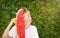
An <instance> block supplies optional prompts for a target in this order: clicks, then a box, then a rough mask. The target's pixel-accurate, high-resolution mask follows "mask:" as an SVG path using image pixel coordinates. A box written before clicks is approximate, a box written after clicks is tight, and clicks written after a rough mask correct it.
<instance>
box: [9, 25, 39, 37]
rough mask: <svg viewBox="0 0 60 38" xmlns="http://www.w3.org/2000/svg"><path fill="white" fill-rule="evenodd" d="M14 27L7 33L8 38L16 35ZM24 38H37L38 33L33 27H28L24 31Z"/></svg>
mask: <svg viewBox="0 0 60 38" xmlns="http://www.w3.org/2000/svg"><path fill="white" fill-rule="evenodd" d="M15 29H16V26H13V27H12V28H11V30H10V31H9V37H13V38H15V35H16V30H15ZM25 38H39V36H38V32H37V29H36V27H35V26H31V25H30V26H29V27H28V28H27V29H26V30H25Z"/></svg>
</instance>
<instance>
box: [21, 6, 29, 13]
mask: <svg viewBox="0 0 60 38" xmlns="http://www.w3.org/2000/svg"><path fill="white" fill-rule="evenodd" d="M21 9H23V10H24V13H25V12H27V11H29V9H27V8H25V7H22V8H21Z"/></svg>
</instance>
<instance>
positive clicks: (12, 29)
mask: <svg viewBox="0 0 60 38" xmlns="http://www.w3.org/2000/svg"><path fill="white" fill-rule="evenodd" d="M15 34H16V32H15V26H13V27H12V28H11V30H10V31H9V37H13V36H14V35H15Z"/></svg>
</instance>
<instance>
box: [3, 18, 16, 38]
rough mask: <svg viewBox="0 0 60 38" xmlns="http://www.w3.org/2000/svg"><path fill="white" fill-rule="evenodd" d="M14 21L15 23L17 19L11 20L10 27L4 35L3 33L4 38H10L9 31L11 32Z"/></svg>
mask: <svg viewBox="0 0 60 38" xmlns="http://www.w3.org/2000/svg"><path fill="white" fill-rule="evenodd" d="M14 21H15V18H13V19H12V20H11V22H10V23H9V25H8V26H7V28H6V29H5V31H4V33H3V35H2V38H9V35H8V33H9V30H10V28H11V26H12V25H13V23H14Z"/></svg>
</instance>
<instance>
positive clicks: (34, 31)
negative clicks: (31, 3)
mask: <svg viewBox="0 0 60 38" xmlns="http://www.w3.org/2000/svg"><path fill="white" fill-rule="evenodd" d="M32 38H39V36H38V32H37V28H36V27H35V26H33V27H32Z"/></svg>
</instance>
